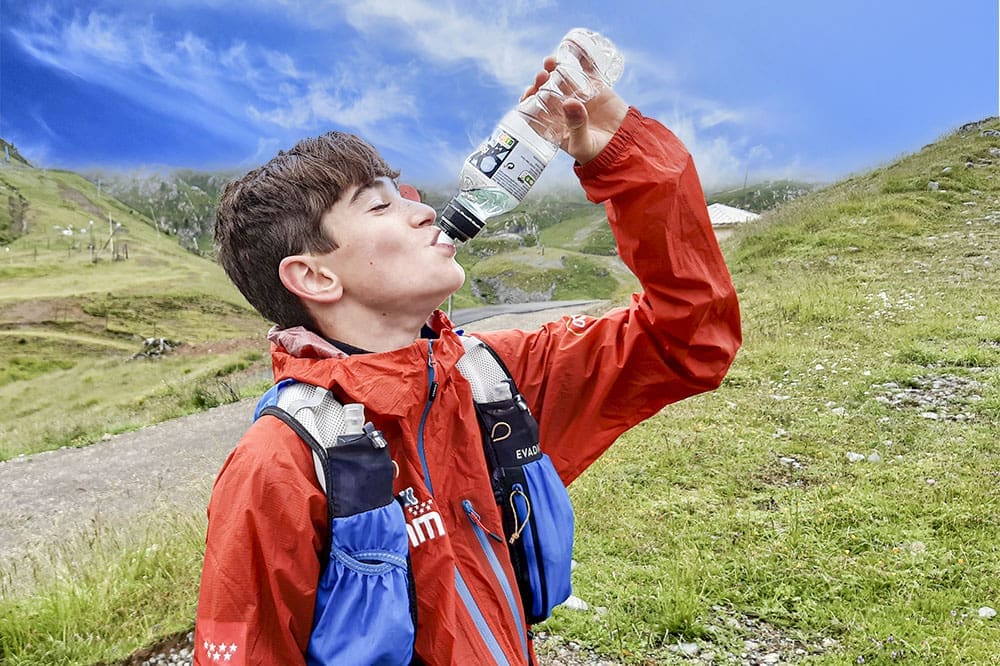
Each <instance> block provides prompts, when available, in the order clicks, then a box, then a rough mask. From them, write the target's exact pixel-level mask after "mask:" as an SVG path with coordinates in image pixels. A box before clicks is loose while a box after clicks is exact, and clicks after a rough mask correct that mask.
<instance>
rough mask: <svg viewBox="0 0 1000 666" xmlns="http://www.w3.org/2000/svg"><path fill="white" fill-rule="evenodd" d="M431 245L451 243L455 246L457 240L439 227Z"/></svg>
mask: <svg viewBox="0 0 1000 666" xmlns="http://www.w3.org/2000/svg"><path fill="white" fill-rule="evenodd" d="M431 245H450V246H451V247H455V240H454V239H453V238H452V237H451V236H449V235H448V234H446V233H445V232H443V231H441V230H440V229H439V230H438V232H437V234H436V235H435V236H434V241H433V242H432V243H431Z"/></svg>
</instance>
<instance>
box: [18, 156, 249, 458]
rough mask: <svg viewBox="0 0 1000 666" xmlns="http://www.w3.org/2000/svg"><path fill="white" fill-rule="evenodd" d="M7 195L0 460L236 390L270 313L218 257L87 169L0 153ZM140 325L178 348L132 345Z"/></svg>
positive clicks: (147, 334)
mask: <svg viewBox="0 0 1000 666" xmlns="http://www.w3.org/2000/svg"><path fill="white" fill-rule="evenodd" d="M3 199H6V200H7V201H8V202H13V203H11V204H10V205H8V206H6V207H0V208H3V209H4V210H5V211H6V212H8V216H7V217H6V218H4V217H2V216H0V233H2V232H3V231H4V230H6V232H7V234H6V238H5V241H6V242H5V243H4V244H3V245H2V247H0V284H2V288H0V359H2V361H3V362H2V365H0V402H2V403H3V404H4V405H10V406H11V407H10V408H9V409H6V410H5V411H4V413H3V415H2V416H0V460H2V459H6V458H9V457H11V456H15V455H18V454H21V453H27V452H33V451H38V450H45V449H49V448H54V447H59V446H64V445H78V444H85V443H89V442H90V441H93V440H95V439H98V438H100V437H102V436H103V435H104V434H105V433H115V432H120V431H122V430H126V429H130V428H135V427H139V426H141V425H144V424H146V423H149V422H151V421H158V420H161V419H164V418H169V417H173V416H177V415H180V414H183V413H187V412H190V411H191V410H193V409H199V408H204V407H206V406H210V405H211V404H215V403H217V402H218V401H220V400H223V399H231V397H232V395H233V393H234V392H235V391H238V390H239V382H238V381H237V379H236V378H234V377H231V376H230V375H231V374H232V373H233V372H234V371H235V370H237V369H240V368H243V367H246V366H249V365H250V364H252V363H253V362H254V361H256V360H259V359H261V358H262V357H263V352H264V351H265V350H266V346H265V344H264V343H263V341H262V339H261V335H262V333H263V331H264V330H266V325H265V323H264V322H263V321H262V320H261V319H260V317H259V316H257V315H256V313H254V312H253V311H252V310H251V309H250V308H249V306H248V305H247V304H246V303H245V301H244V300H243V298H242V296H240V294H239V293H238V292H237V291H236V290H235V289H234V288H233V287H232V286H231V285H230V283H229V281H228V279H226V277H225V275H224V274H223V273H222V270H221V269H220V268H219V267H218V266H217V265H216V264H215V263H214V262H212V261H210V260H207V259H203V258H200V257H197V256H195V255H193V254H191V253H189V252H187V251H185V250H183V249H182V248H180V247H179V246H178V245H177V243H176V241H175V239H173V238H170V237H168V236H166V235H164V234H162V233H160V232H159V231H157V230H156V229H155V228H153V227H152V226H151V225H150V223H149V220H148V218H146V217H144V216H142V215H140V214H138V213H137V212H135V211H134V210H133V209H131V208H129V207H128V206H126V205H125V204H122V203H121V202H119V201H117V200H115V199H112V198H109V197H107V196H102V195H99V194H98V192H97V190H96V188H95V187H94V186H93V185H92V184H91V183H90V182H88V181H86V180H85V179H83V178H82V177H80V176H78V175H76V174H73V173H69V172H65V171H54V170H42V169H34V168H31V167H29V166H27V165H25V164H7V165H5V166H3V167H2V168H0V201H2V200H3ZM14 209H16V210H15V214H14V215H10V211H11V210H14ZM4 222H6V224H3V223H4ZM147 338H165V339H167V340H169V341H171V343H172V345H171V346H172V347H174V350H173V351H171V352H170V353H167V354H164V355H162V356H153V357H151V356H150V355H148V354H147V355H144V356H139V357H138V358H134V357H135V356H136V355H137V354H141V353H143V352H144V351H147V350H145V348H144V340H145V339H147ZM178 343H179V344H178Z"/></svg>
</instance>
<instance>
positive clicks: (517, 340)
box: [481, 108, 741, 484]
mask: <svg viewBox="0 0 1000 666" xmlns="http://www.w3.org/2000/svg"><path fill="white" fill-rule="evenodd" d="M576 171H577V175H578V176H579V178H580V182H581V184H582V185H583V187H584V190H585V191H586V193H587V197H588V198H589V199H590V200H591V201H593V202H595V203H599V202H605V207H606V209H607V213H608V220H609V221H610V224H611V228H612V231H613V232H614V235H615V239H616V241H617V244H618V253H619V256H620V257H621V259H622V260H623V261H624V262H625V264H626V265H627V266H628V267H629V268H630V269H631V270H632V272H633V273H634V274H635V275H636V277H638V279H639V282H640V283H641V285H642V293H641V294H638V295H636V294H633V296H632V300H631V303H630V304H629V305H628V307H624V308H619V309H616V310H613V311H611V312H609V313H607V314H606V315H604V316H603V317H601V318H599V319H594V318H592V317H566V318H564V319H563V320H561V321H557V322H550V323H549V324H546V325H545V326H543V327H542V328H541V329H540V330H537V331H534V332H524V331H499V332H495V333H483V334H481V337H482V338H483V339H484V340H485V341H486V342H487V343H489V344H490V345H491V346H492V347H493V348H494V349H495V350H496V351H497V353H498V354H500V356H501V358H503V359H504V362H505V363H507V365H508V367H509V368H510V370H511V373H512V374H513V376H514V379H515V381H516V382H517V384H518V387H519V388H520V390H521V391H522V393H524V395H525V397H526V399H527V400H528V403H529V406H530V407H531V409H532V412H533V413H534V414H535V416H536V418H537V419H538V422H539V427H540V441H541V445H542V449H543V450H544V451H545V452H546V453H547V454H548V455H549V457H550V458H552V461H553V464H554V465H555V468H556V470H557V471H558V472H559V474H560V476H561V478H562V480H563V482H564V483H566V484H569V483H570V482H571V481H573V479H575V478H576V477H577V476H579V474H580V473H581V472H583V470H584V469H586V468H587V466H589V465H590V464H591V463H592V462H593V461H594V460H595V459H596V458H597V457H598V456H600V455H601V453H603V452H604V451H605V450H606V449H607V448H608V447H609V446H610V445H611V444H612V443H613V442H614V441H615V439H617V437H618V436H619V435H620V434H621V433H623V432H624V431H625V430H627V429H628V428H630V427H632V426H634V425H635V424H637V423H639V422H640V421H642V420H644V419H646V418H649V417H650V416H652V415H654V414H656V413H657V412H658V411H659V410H660V409H661V408H662V407H664V406H665V405H667V404H669V403H672V402H675V401H677V400H681V399H683V398H685V397H688V396H691V395H694V394H697V393H701V392H703V391H709V390H712V389H714V388H716V387H718V386H719V384H720V383H721V381H722V378H723V376H724V375H725V373H726V371H727V370H728V369H729V366H730V364H731V363H732V361H733V358H734V357H735V354H736V350H737V349H738V348H739V346H740V342H741V332H740V316H739V306H738V303H737V299H736V292H735V289H734V288H733V284H732V280H731V279H730V276H729V271H728V270H727V268H726V265H725V261H724V260H723V257H722V253H721V252H720V250H719V245H718V242H717V241H716V238H715V234H714V232H713V231H712V226H711V222H710V220H709V217H708V209H707V207H706V204H705V196H704V193H703V192H702V189H701V183H700V182H699V179H698V175H697V172H696V171H695V167H694V163H693V162H692V160H691V156H690V155H689V154H688V152H687V150H686V149H685V148H684V146H683V145H682V144H681V142H680V140H678V139H677V137H675V136H674V135H673V133H671V132H670V131H669V130H667V129H666V128H665V127H663V126H662V125H661V124H660V123H658V122H656V121H655V120H652V119H649V118H645V117H643V116H642V114H640V113H639V112H638V111H637V110H636V109H634V108H633V109H630V110H629V112H628V115H627V116H626V118H625V121H624V122H623V123H622V126H621V127H620V128H619V130H618V132H617V133H616V134H615V135H614V137H612V139H611V141H610V142H609V143H608V145H607V146H606V147H605V149H604V150H603V151H602V152H601V153H600V154H599V155H598V156H597V157H596V158H594V159H593V160H592V161H591V162H588V163H587V164H586V165H584V166H579V165H577V167H576Z"/></svg>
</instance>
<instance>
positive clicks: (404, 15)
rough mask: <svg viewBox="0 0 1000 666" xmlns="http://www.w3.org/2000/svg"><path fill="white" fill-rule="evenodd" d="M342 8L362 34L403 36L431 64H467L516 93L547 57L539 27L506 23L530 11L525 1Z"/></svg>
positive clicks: (361, 2) (420, 0) (363, 2)
mask: <svg viewBox="0 0 1000 666" xmlns="http://www.w3.org/2000/svg"><path fill="white" fill-rule="evenodd" d="M342 4H343V5H344V9H345V12H346V14H345V16H346V19H347V21H348V23H349V24H350V25H352V26H353V27H354V28H355V29H356V30H358V31H359V32H361V33H362V34H365V35H368V36H370V37H374V38H376V39H386V38H388V39H397V38H398V35H399V34H405V35H406V40H405V42H404V43H409V44H412V47H413V48H414V49H415V50H417V51H418V52H419V53H420V55H421V56H422V57H423V58H426V59H428V60H429V61H430V62H437V63H454V62H460V61H469V62H472V63H475V65H476V66H477V67H478V68H479V69H480V71H482V72H484V73H486V74H488V75H490V76H492V77H493V78H494V79H495V80H496V81H498V82H500V83H501V84H503V85H506V86H509V87H511V88H512V89H515V90H520V89H523V88H524V87H525V84H526V78H525V77H526V74H527V75H528V76H530V73H531V72H533V71H534V70H535V69H536V68H537V67H538V65H539V64H540V63H541V60H542V58H543V57H544V56H545V54H546V53H547V51H546V47H545V46H544V39H543V38H544V35H545V33H544V32H542V31H541V29H540V28H538V27H534V26H533V25H532V23H531V22H527V21H513V20H511V19H512V18H517V17H520V16H523V15H524V14H526V13H528V12H530V11H531V7H530V5H529V4H528V3H525V2H517V3H509V4H508V3H495V2H490V3H484V2H482V0H476V1H473V2H469V1H466V2H462V3H461V4H457V3H444V2H428V1H426V0H397V1H396V2H370V1H368V0H347V1H345V2H343V3H342ZM541 4H546V3H541ZM477 8H478V9H479V10H477ZM537 8H538V5H536V9H537Z"/></svg>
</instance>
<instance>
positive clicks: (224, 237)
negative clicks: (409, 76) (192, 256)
mask: <svg viewBox="0 0 1000 666" xmlns="http://www.w3.org/2000/svg"><path fill="white" fill-rule="evenodd" d="M398 175H399V173H398V172H397V171H394V170H392V169H391V168H389V165H388V164H386V162H385V160H383V159H382V157H381V156H380V155H379V154H378V151H376V150H375V148H374V147H372V145H371V144H369V143H368V142H366V141H364V140H363V139H361V138H359V137H357V136H354V135H353V134H346V133H344V132H328V133H326V134H324V135H322V136H319V137H315V138H310V139H303V140H302V141H300V142H299V143H297V144H296V145H295V147H293V148H292V149H291V150H290V151H288V152H285V151H279V152H278V154H277V156H276V157H274V158H273V159H272V160H271V161H270V162H268V163H267V164H265V165H264V166H262V167H260V168H257V169H254V170H253V171H251V172H250V173H248V174H247V175H245V176H243V177H242V178H240V179H239V180H235V181H233V182H231V183H229V184H227V185H226V187H225V189H224V190H223V192H222V196H221V197H220V201H219V211H218V214H217V215H216V219H215V245H216V252H217V255H218V259H219V263H221V264H222V267H223V268H224V269H225V271H226V274H227V275H229V279H230V280H232V281H233V283H234V284H235V285H236V286H237V288H239V290H240V291H241V292H242V293H243V295H244V296H245V297H246V299H247V300H248V301H249V302H250V304H251V305H252V306H254V307H255V308H256V309H257V311H258V312H260V313H261V314H262V315H264V316H265V317H266V318H267V319H269V320H271V321H273V322H274V323H276V324H278V325H279V326H282V327H285V328H287V327H291V326H307V327H311V326H312V325H313V324H314V322H313V321H312V319H311V317H310V316H309V314H308V312H307V311H306V308H305V306H304V305H303V304H302V302H301V301H300V300H299V299H298V297H296V296H295V295H294V294H292V293H291V292H289V291H288V290H287V289H285V286H284V285H283V284H282V283H281V280H280V279H279V277H278V266H279V265H280V264H281V260H282V259H284V258H285V257H288V256H291V255H295V254H302V253H305V252H315V253H323V252H330V251H332V250H335V249H336V248H337V246H336V244H335V243H334V241H333V239H331V238H327V237H326V235H325V234H324V233H323V229H322V225H321V222H322V219H323V215H324V214H325V213H326V211H328V210H329V209H330V207H331V206H333V204H335V203H336V202H337V201H338V200H339V199H340V197H341V196H342V195H343V194H344V192H345V191H346V190H347V189H349V188H350V187H352V186H354V185H366V184H368V183H371V182H373V181H374V180H376V179H377V178H382V177H385V176H388V177H390V178H396V177H397V176H398Z"/></svg>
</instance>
